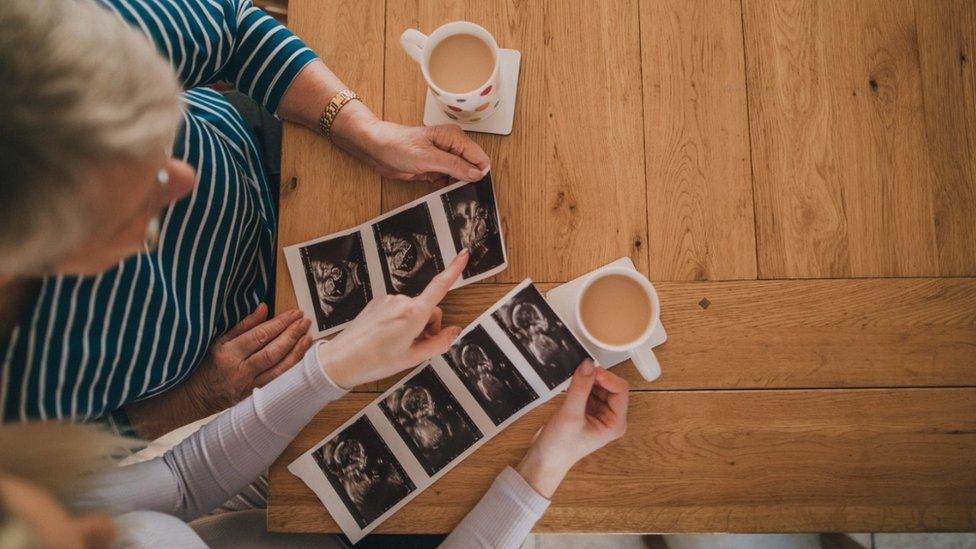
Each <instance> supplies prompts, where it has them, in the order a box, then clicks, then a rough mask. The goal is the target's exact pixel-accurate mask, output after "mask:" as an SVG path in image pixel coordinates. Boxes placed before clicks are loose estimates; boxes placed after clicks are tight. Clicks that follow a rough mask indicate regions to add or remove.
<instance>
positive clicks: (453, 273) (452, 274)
mask: <svg viewBox="0 0 976 549" xmlns="http://www.w3.org/2000/svg"><path fill="white" fill-rule="evenodd" d="M468 255H470V254H469V253H468V250H467V249H464V250H461V253H459V254H458V255H457V257H455V258H454V261H451V264H450V265H448V266H447V268H446V269H444V270H443V271H441V272H440V274H438V275H437V276H435V277H434V278H433V279H432V280H431V281H430V283H428V284H427V287H426V288H424V291H423V293H421V294H420V295H419V296H417V297H416V298H415V299H416V300H417V301H418V302H420V303H421V304H423V305H425V306H427V307H429V308H431V309H433V308H434V307H436V306H437V304H438V303H440V302H441V300H443V299H444V296H446V295H447V292H448V291H450V290H451V286H454V283H455V282H457V279H458V278H459V277H460V276H461V273H462V272H463V271H464V267H465V266H467V264H468Z"/></svg>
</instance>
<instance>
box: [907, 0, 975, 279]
mask: <svg viewBox="0 0 976 549" xmlns="http://www.w3.org/2000/svg"><path fill="white" fill-rule="evenodd" d="M915 21H916V26H917V32H918V54H919V61H920V67H921V84H922V99H923V104H924V115H925V141H926V142H925V145H926V147H927V150H928V154H929V156H930V158H931V159H932V168H933V170H934V174H933V175H934V178H935V179H934V185H933V188H932V194H933V196H932V213H933V215H934V217H935V220H936V223H935V240H936V245H937V247H938V261H939V270H940V272H941V273H942V274H943V275H947V276H961V275H972V274H973V273H976V68H974V62H976V2H972V1H970V0H959V1H956V0H952V1H947V0H942V1H937V2H925V1H918V2H915Z"/></svg>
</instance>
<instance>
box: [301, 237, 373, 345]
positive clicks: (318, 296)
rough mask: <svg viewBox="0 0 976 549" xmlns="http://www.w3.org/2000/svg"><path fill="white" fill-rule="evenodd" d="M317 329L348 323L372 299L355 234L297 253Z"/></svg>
mask: <svg viewBox="0 0 976 549" xmlns="http://www.w3.org/2000/svg"><path fill="white" fill-rule="evenodd" d="M300 254H301V258H302V265H303V266H304V267H305V279H306V280H307V281H308V290H309V293H310V294H311V296H312V307H313V308H314V309H315V320H316V323H317V324H318V328H319V330H320V331H321V330H328V329H329V328H332V327H334V326H338V325H340V324H343V323H345V322H349V321H350V320H352V319H353V318H356V315H358V314H359V312H360V311H362V310H363V307H365V306H366V303H368V302H369V300H370V299H373V291H372V288H370V285H369V274H367V271H366V256H365V254H364V253H363V239H362V237H361V236H360V234H359V233H358V232H354V233H350V234H347V235H344V236H340V237H337V238H333V239H331V240H324V241H322V242H317V243H315V244H310V245H308V246H305V247H304V248H302V249H301V250H300Z"/></svg>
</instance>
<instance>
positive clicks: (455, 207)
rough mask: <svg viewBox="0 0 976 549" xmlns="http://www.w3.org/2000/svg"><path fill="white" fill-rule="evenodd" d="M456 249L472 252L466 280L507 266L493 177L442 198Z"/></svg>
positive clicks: (464, 186)
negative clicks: (503, 265)
mask: <svg viewBox="0 0 976 549" xmlns="http://www.w3.org/2000/svg"><path fill="white" fill-rule="evenodd" d="M441 200H442V201H443V202H444V211H445V212H447V222H448V225H450V227H451V237H452V238H453V240H454V249H455V250H456V251H458V252H460V251H461V250H462V249H464V248H467V249H468V250H470V251H471V257H470V258H469V259H468V265H467V267H465V268H464V273H463V275H464V278H471V277H473V276H476V275H479V274H481V273H484V272H487V271H490V270H491V269H494V268H495V267H498V266H499V265H501V264H503V263H505V250H504V245H503V244H502V236H501V228H500V227H499V226H498V210H497V209H496V206H495V191H494V189H492V186H491V174H490V173H489V174H487V175H485V177H484V178H483V179H482V180H481V181H477V182H474V183H469V184H467V185H463V186H461V187H458V188H456V189H454V190H453V191H450V192H447V193H444V194H443V195H441Z"/></svg>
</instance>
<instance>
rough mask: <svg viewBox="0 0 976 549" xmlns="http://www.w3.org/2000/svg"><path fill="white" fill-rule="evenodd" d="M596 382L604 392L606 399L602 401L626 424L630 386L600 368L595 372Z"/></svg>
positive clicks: (625, 381) (618, 377) (622, 379)
mask: <svg viewBox="0 0 976 549" xmlns="http://www.w3.org/2000/svg"><path fill="white" fill-rule="evenodd" d="M596 382H597V385H599V386H600V387H602V388H603V389H604V390H606V397H605V398H604V399H603V400H604V401H606V403H607V407H608V408H609V409H610V410H611V411H612V412H613V413H614V414H615V415H616V416H618V417H619V418H620V420H621V421H623V422H625V423H626V421H627V401H628V400H629V397H630V386H629V384H628V383H627V380H625V379H624V378H622V377H620V376H618V375H615V374H613V373H611V372H609V371H607V370H604V369H602V368H601V369H600V371H599V372H597V376H596Z"/></svg>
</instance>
